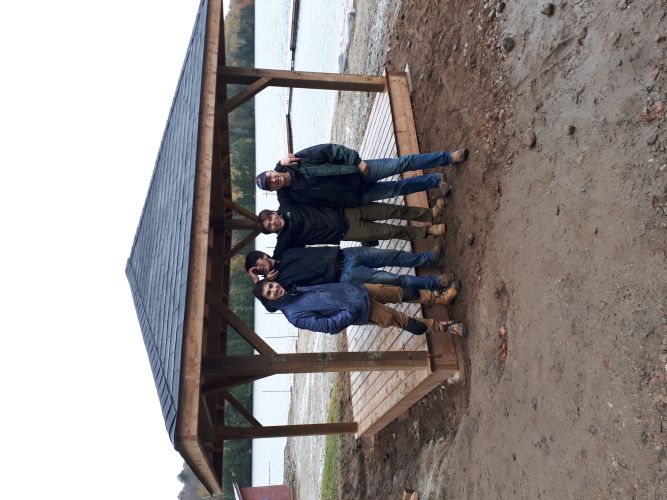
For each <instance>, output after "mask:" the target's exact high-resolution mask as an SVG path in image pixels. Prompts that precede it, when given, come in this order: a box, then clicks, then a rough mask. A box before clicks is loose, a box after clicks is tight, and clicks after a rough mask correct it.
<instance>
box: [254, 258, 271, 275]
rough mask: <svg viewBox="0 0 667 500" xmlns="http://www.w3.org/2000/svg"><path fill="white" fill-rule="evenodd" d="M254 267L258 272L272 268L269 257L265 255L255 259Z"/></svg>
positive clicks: (266, 271)
mask: <svg viewBox="0 0 667 500" xmlns="http://www.w3.org/2000/svg"><path fill="white" fill-rule="evenodd" d="M255 269H256V270H257V273H258V274H266V273H268V272H269V271H270V270H271V269H273V266H272V265H271V261H269V257H268V256H267V255H265V256H264V257H262V258H261V259H257V260H256V261H255Z"/></svg>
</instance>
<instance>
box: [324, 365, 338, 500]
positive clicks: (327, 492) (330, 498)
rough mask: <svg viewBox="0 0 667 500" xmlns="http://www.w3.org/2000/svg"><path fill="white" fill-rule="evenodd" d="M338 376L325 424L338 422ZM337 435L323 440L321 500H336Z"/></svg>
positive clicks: (332, 391)
mask: <svg viewBox="0 0 667 500" xmlns="http://www.w3.org/2000/svg"><path fill="white" fill-rule="evenodd" d="M339 409H340V375H336V382H335V384H334V386H333V389H332V390H331V399H330V400H329V409H328V411H327V422H330V423H334V422H340V410H339ZM338 441H339V437H338V435H335V434H333V435H329V436H325V438H324V465H323V466H322V493H321V494H320V498H321V499H322V500H338V478H339V476H340V469H339V467H338Z"/></svg>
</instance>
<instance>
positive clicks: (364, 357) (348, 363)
mask: <svg viewBox="0 0 667 500" xmlns="http://www.w3.org/2000/svg"><path fill="white" fill-rule="evenodd" d="M428 368H429V359H428V353H427V352H425V351H374V352H306V353H294V354H275V353H274V354H271V355H265V356H206V357H205V358H203V359H202V372H203V373H204V375H205V376H213V375H222V374H224V375H226V376H235V377H241V376H253V375H259V376H269V375H274V374H277V373H317V372H341V371H382V370H426V369H428Z"/></svg>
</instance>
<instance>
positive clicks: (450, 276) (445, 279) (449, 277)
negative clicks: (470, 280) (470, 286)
mask: <svg viewBox="0 0 667 500" xmlns="http://www.w3.org/2000/svg"><path fill="white" fill-rule="evenodd" d="M455 278H456V276H454V273H442V274H441V275H440V276H438V285H440V287H441V288H449V287H450V286H452V283H454V279H455ZM460 286H461V283H460V282H459V288H460Z"/></svg>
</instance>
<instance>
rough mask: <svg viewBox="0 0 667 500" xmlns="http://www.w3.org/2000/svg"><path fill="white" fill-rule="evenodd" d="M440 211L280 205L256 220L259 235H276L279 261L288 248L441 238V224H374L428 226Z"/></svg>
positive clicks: (376, 205) (437, 208)
mask: <svg viewBox="0 0 667 500" xmlns="http://www.w3.org/2000/svg"><path fill="white" fill-rule="evenodd" d="M442 209H443V205H442V204H438V205H436V206H435V207H433V208H422V207H409V206H405V205H392V204H389V203H370V204H368V205H362V206H360V207H356V208H330V207H316V206H311V205H287V206H284V205H281V206H280V208H279V209H278V211H274V210H262V211H261V212H260V213H259V215H258V216H257V219H258V229H259V230H260V231H261V232H263V233H264V234H271V233H277V234H278V241H277V243H276V248H275V250H274V252H273V257H274V258H276V259H280V258H281V257H282V254H283V252H284V251H285V250H287V249H288V248H293V247H303V246H306V245H318V244H321V245H327V244H328V245H338V244H339V243H340V242H341V240H342V241H375V240H389V239H392V238H397V239H400V240H409V241H412V240H415V239H417V238H425V237H426V236H443V235H444V234H445V225H444V224H435V225H431V226H428V227H415V226H396V225H393V224H386V223H379V222H375V221H378V220H387V219H403V220H415V221H422V222H429V223H432V222H434V221H437V220H438V219H439V218H440V217H441V216H442Z"/></svg>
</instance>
